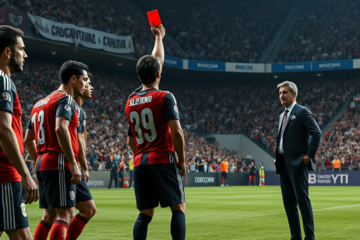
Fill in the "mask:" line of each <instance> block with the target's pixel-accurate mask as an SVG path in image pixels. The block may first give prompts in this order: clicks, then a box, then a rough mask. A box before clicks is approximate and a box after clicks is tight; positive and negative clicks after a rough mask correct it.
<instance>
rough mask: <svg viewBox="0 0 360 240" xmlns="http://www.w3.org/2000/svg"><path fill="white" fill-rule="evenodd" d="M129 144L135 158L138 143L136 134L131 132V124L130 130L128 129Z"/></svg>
mask: <svg viewBox="0 0 360 240" xmlns="http://www.w3.org/2000/svg"><path fill="white" fill-rule="evenodd" d="M127 143H128V144H129V146H130V148H131V151H132V153H133V155H134V156H135V153H136V143H135V139H134V134H133V132H132V131H131V128H130V124H129V129H128V136H127Z"/></svg>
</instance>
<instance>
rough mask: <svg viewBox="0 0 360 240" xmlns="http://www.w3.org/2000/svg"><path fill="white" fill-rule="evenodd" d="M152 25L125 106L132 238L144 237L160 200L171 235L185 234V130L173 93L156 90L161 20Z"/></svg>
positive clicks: (178, 239)
mask: <svg viewBox="0 0 360 240" xmlns="http://www.w3.org/2000/svg"><path fill="white" fill-rule="evenodd" d="M151 30H152V33H153V34H154V35H155V46H154V50H153V52H152V55H151V56H149V55H147V56H144V57H142V58H140V60H139V61H138V62H137V64H136V71H137V74H138V77H139V79H140V81H141V82H142V84H143V87H142V89H139V90H137V91H135V92H133V93H132V94H131V95H130V96H129V99H128V101H127V103H126V109H125V110H126V116H127V119H128V121H129V131H128V135H129V136H128V143H129V145H130V147H131V150H132V151H133V153H134V156H135V157H134V183H135V196H136V204H137V208H138V209H139V215H138V218H137V220H136V222H135V224H134V229H133V235H134V240H143V239H146V236H147V229H148V225H149V223H150V222H151V219H152V217H153V216H154V208H155V207H157V206H159V203H160V205H161V207H170V209H171V211H172V219H171V236H172V239H176V240H184V239H185V235H186V224H185V212H186V206H185V194H184V186H183V183H182V179H181V176H182V175H184V174H185V156H184V133H183V131H182V128H181V126H180V120H179V119H180V118H179V111H178V108H177V104H176V100H175V97H174V96H173V95H172V94H171V93H170V92H166V91H161V90H159V83H160V76H161V71H162V66H163V63H164V47H163V42H162V39H163V37H164V36H165V29H164V28H163V26H162V25H161V26H159V27H156V28H155V27H153V28H152V29H151ZM174 150H176V152H177V155H178V162H177V160H176V158H175V155H174Z"/></svg>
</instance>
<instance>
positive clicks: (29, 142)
mask: <svg viewBox="0 0 360 240" xmlns="http://www.w3.org/2000/svg"><path fill="white" fill-rule="evenodd" d="M25 145H26V148H27V150H28V152H29V154H30V156H31V158H32V159H33V161H36V159H37V151H36V142H35V133H34V130H33V129H32V126H31V119H30V120H29V122H28V124H27V127H26V133H25ZM25 160H26V159H25Z"/></svg>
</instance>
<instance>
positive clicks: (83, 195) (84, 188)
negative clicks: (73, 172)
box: [76, 174, 93, 203]
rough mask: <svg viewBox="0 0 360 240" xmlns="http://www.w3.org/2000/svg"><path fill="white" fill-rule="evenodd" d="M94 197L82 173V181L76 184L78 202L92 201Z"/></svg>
mask: <svg viewBox="0 0 360 240" xmlns="http://www.w3.org/2000/svg"><path fill="white" fill-rule="evenodd" d="M92 199H93V197H92V196H91V193H90V190H89V187H88V185H87V184H86V182H85V177H84V174H81V182H80V184H78V185H76V203H79V202H84V201H90V200H92Z"/></svg>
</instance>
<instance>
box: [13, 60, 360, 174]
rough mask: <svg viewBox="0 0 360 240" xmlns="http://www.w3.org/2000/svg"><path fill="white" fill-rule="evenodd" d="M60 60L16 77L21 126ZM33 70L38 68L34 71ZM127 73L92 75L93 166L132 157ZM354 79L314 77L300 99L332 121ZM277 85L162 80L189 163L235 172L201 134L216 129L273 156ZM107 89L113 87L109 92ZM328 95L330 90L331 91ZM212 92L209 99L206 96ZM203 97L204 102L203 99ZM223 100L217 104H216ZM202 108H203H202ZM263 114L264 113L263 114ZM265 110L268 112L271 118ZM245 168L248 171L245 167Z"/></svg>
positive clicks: (131, 84)
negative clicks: (175, 106)
mask: <svg viewBox="0 0 360 240" xmlns="http://www.w3.org/2000/svg"><path fill="white" fill-rule="evenodd" d="M57 65H58V64H55V63H44V62H40V61H29V62H28V63H27V64H26V67H25V71H24V72H23V73H22V74H18V75H17V77H14V80H15V81H18V82H16V84H17V86H19V93H20V94H21V98H20V99H22V101H23V102H22V104H23V120H24V125H25V124H26V123H27V121H28V119H29V114H30V111H31V108H32V106H33V104H35V103H36V101H37V100H39V99H41V98H42V97H45V96H46V95H48V94H49V93H50V92H51V91H53V90H55V89H57V88H58V85H59V80H58V77H57V76H58V66H57ZM33 69H36V71H34V70H33ZM134 79H135V78H133V77H128V76H121V75H120V76H119V75H109V74H105V73H101V72H95V73H94V79H93V80H92V81H93V86H94V87H95V90H94V93H93V97H92V101H88V102H86V103H85V104H84V109H85V111H86V113H87V129H88V132H87V145H88V149H89V151H88V160H89V163H90V165H91V166H92V168H93V169H98V168H99V167H100V170H103V169H104V164H105V163H106V161H107V160H108V159H109V157H110V154H114V153H115V152H116V149H119V151H120V152H121V155H123V156H124V157H125V159H128V158H130V157H131V156H130V151H129V148H128V146H127V144H126V136H127V129H128V124H127V120H126V116H125V113H124V105H125V103H126V101H127V96H128V95H129V94H130V93H131V92H132V91H133V90H134V89H135V88H136V87H137V86H138V85H139V83H138V82H137V81H134ZM357 81H358V80H343V81H338V80H337V81H335V80H327V81H325V80H316V81H302V82H300V83H299V84H298V87H299V91H300V93H301V94H300V95H299V98H298V102H299V103H300V104H302V105H305V106H308V107H310V109H312V111H313V113H314V116H315V118H316V120H317V122H318V124H319V125H320V127H323V126H324V124H326V123H327V122H328V121H330V120H331V119H332V118H333V116H334V115H335V114H336V112H337V111H338V110H339V108H340V106H342V105H343V103H344V102H345V101H346V100H347V99H348V97H350V96H352V95H354V94H358V93H359V92H360V91H359V88H358V87H356V86H357V85H356V82H357ZM275 87H276V83H273V84H269V83H266V84H263V85H262V87H261V88H259V87H258V86H255V85H252V84H249V83H244V84H236V85H232V84H225V85H219V86H216V87H215V86H214V84H212V85H211V86H210V85H201V87H200V86H198V85H193V84H190V85H186V86H182V85H180V84H177V83H171V84H168V83H166V84H165V83H164V84H162V85H161V88H162V89H166V90H169V91H171V92H173V93H174V95H175V96H176V97H177V100H178V102H179V110H180V113H181V122H182V124H183V128H184V132H185V140H186V142H187V143H188V144H187V145H186V147H187V149H186V156H187V161H188V162H190V161H191V159H193V158H196V159H197V160H198V159H199V158H202V159H201V160H204V161H206V162H207V164H208V165H209V164H210V163H215V164H213V166H214V170H215V171H216V169H217V165H218V163H217V161H218V159H223V158H228V159H229V163H230V165H231V164H232V163H234V165H236V169H237V171H242V170H241V169H243V168H242V167H243V164H242V162H241V160H240V158H241V156H240V154H239V153H236V152H234V151H230V150H226V149H221V148H220V146H219V145H218V144H216V143H215V144H211V143H208V142H206V141H205V140H204V139H203V138H201V137H200V136H203V135H205V134H212V133H213V134H214V133H230V134H236V133H241V134H244V135H246V136H248V137H249V138H251V139H252V140H253V141H254V142H256V143H257V144H258V145H259V146H261V147H262V148H263V149H264V150H266V151H267V152H268V153H270V154H271V155H273V154H274V152H275V143H276V142H275V141H276V140H275V136H276V134H277V124H278V114H279V113H281V112H282V111H283V107H282V106H281V105H280V103H279V102H278V101H274V99H277V90H276V88H275ZM110 89H111V90H110ZM329 93H331V94H329ZM209 96H210V97H209ZM203 99H207V101H203ZM220 103H221V104H220ZM203 109H207V110H206V111H203ZM265 113H266V115H267V116H268V117H266V118H265ZM269 113H272V114H271V115H270V116H269ZM243 171H247V169H246V166H245V168H244V170H243Z"/></svg>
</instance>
